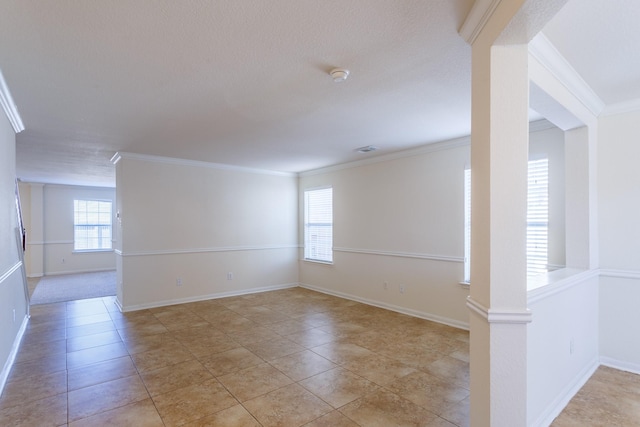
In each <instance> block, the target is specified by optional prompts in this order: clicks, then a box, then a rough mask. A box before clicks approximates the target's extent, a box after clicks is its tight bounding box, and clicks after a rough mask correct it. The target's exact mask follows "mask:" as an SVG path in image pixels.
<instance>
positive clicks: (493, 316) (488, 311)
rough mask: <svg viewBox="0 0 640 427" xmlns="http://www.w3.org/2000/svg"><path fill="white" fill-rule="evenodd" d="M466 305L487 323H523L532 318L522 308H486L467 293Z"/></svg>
mask: <svg viewBox="0 0 640 427" xmlns="http://www.w3.org/2000/svg"><path fill="white" fill-rule="evenodd" d="M467 307H468V308H469V310H470V311H472V312H474V313H476V314H478V315H480V316H481V317H483V318H484V319H485V320H486V321H487V322H488V323H502V324H523V323H530V322H531V321H532V320H533V314H532V313H531V311H529V310H528V309H523V310H496V309H492V308H487V307H485V306H484V305H482V304H481V303H480V302H478V301H476V300H475V299H473V298H472V297H471V295H469V296H468V297H467Z"/></svg>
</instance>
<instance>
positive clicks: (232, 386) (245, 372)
mask: <svg viewBox="0 0 640 427" xmlns="http://www.w3.org/2000/svg"><path fill="white" fill-rule="evenodd" d="M218 379H219V380H220V382H221V383H222V384H223V385H224V386H225V387H226V388H227V389H228V390H229V391H230V392H231V393H232V394H233V395H234V396H235V397H236V398H237V399H238V400H239V401H240V402H245V401H247V400H249V399H252V398H254V397H258V396H262V395H263V394H266V393H269V392H270V391H273V390H275V389H278V388H280V387H284V386H285V385H288V384H291V383H292V381H291V379H290V378H289V377H287V376H286V375H284V374H283V373H282V372H280V371H279V370H277V369H276V368H274V367H273V366H271V365H269V364H267V363H262V364H260V365H256V366H252V367H250V368H246V369H242V370H240V371H237V372H234V373H232V374H227V375H223V376H221V377H218Z"/></svg>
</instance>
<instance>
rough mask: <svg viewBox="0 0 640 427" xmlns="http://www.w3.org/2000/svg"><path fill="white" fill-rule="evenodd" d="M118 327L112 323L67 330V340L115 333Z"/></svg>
mask: <svg viewBox="0 0 640 427" xmlns="http://www.w3.org/2000/svg"><path fill="white" fill-rule="evenodd" d="M115 329H116V325H114V324H113V322H112V321H110V320H109V321H108V322H100V323H90V324H88V325H80V326H73V327H70V328H67V332H66V333H67V335H66V337H67V338H74V337H82V336H85V335H93V334H99V333H101V332H107V331H114V330H115Z"/></svg>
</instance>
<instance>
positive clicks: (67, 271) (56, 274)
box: [29, 268, 115, 278]
mask: <svg viewBox="0 0 640 427" xmlns="http://www.w3.org/2000/svg"><path fill="white" fill-rule="evenodd" d="M113 270H115V268H96V269H88V270H64V271H54V272H52V273H45V274H42V275H40V276H29V277H32V278H33V277H44V276H63V275H65V274H83V273H100V272H102V271H113Z"/></svg>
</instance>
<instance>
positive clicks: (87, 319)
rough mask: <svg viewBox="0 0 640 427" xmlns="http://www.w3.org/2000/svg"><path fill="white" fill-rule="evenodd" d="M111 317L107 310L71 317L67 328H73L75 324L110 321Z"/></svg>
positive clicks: (82, 324)
mask: <svg viewBox="0 0 640 427" xmlns="http://www.w3.org/2000/svg"><path fill="white" fill-rule="evenodd" d="M110 320H111V317H110V316H109V313H107V311H106V310H105V312H104V313H101V314H92V315H88V316H78V317H71V318H68V319H67V328H73V327H75V326H84V325H92V324H94V323H102V322H109V321H110Z"/></svg>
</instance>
